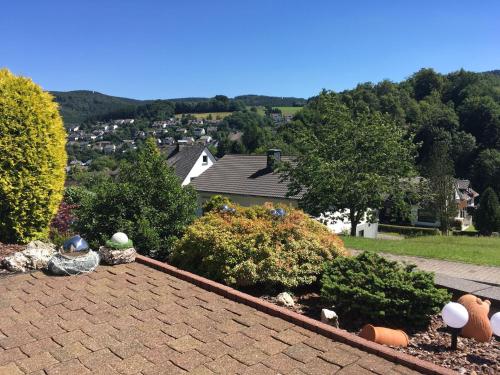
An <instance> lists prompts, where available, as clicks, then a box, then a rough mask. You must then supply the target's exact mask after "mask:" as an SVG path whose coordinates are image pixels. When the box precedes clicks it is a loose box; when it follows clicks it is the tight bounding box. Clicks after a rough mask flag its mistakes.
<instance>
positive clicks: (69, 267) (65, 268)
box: [47, 250, 100, 276]
mask: <svg viewBox="0 0 500 375" xmlns="http://www.w3.org/2000/svg"><path fill="white" fill-rule="evenodd" d="M99 261H100V257H99V254H98V253H97V252H95V251H92V250H90V251H89V252H88V253H87V254H85V255H81V256H79V257H71V258H70V257H66V256H64V255H63V254H59V253H56V254H55V255H54V256H53V257H52V258H50V261H49V263H48V265H47V268H48V270H49V271H50V272H52V273H53V274H55V275H62V276H65V275H79V274H81V273H88V272H92V271H94V270H95V269H96V268H97V266H98V265H99Z"/></svg>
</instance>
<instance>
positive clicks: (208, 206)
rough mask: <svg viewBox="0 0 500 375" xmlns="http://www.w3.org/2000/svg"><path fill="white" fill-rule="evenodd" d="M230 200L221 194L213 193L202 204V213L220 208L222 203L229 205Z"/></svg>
mask: <svg viewBox="0 0 500 375" xmlns="http://www.w3.org/2000/svg"><path fill="white" fill-rule="evenodd" d="M231 203H232V202H231V200H230V199H229V198H228V197H225V196H222V195H213V196H212V197H210V199H209V200H207V201H206V202H205V203H204V204H203V213H207V212H210V211H214V210H220V208H221V207H222V206H224V205H227V206H230V205H231Z"/></svg>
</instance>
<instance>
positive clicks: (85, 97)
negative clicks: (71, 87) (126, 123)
mask: <svg viewBox="0 0 500 375" xmlns="http://www.w3.org/2000/svg"><path fill="white" fill-rule="evenodd" d="M51 93H52V95H54V97H55V100H56V101H57V102H58V103H59V105H60V112H61V115H62V117H63V119H64V122H65V124H66V125H69V124H72V123H81V122H84V121H88V120H98V119H101V118H106V119H107V118H128V117H135V116H136V115H140V114H143V113H144V112H150V111H151V106H154V107H166V108H168V110H167V113H168V112H169V111H170V110H171V109H172V108H173V111H174V112H175V113H176V114H180V113H207V112H233V111H236V110H239V109H242V108H245V107H246V106H249V107H251V106H272V107H294V106H295V107H297V106H303V105H304V104H305V103H306V99H303V98H292V97H274V96H263V95H241V96H237V97H235V98H232V99H231V98H227V97H225V96H223V95H217V96H215V97H214V98H203V97H191V98H174V99H163V100H137V99H130V98H121V97H117V96H111V95H105V94H102V93H99V92H97V91H88V90H77V91H67V92H64V91H52V92H51Z"/></svg>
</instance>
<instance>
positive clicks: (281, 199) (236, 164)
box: [192, 149, 378, 238]
mask: <svg viewBox="0 0 500 375" xmlns="http://www.w3.org/2000/svg"><path fill="white" fill-rule="evenodd" d="M275 160H283V161H291V162H293V158H292V157H288V156H284V157H282V156H281V151H280V150H276V149H273V150H269V151H268V152H267V156H266V155H225V156H224V157H222V158H221V159H219V160H218V161H217V162H216V163H215V165H214V166H213V167H212V168H210V169H209V170H207V171H206V172H205V173H203V174H201V175H200V176H199V177H197V178H195V179H194V180H193V182H192V185H193V187H194V188H195V189H196V191H197V192H198V204H199V206H200V207H201V206H202V205H203V203H204V202H205V201H207V200H208V199H210V198H211V197H212V196H213V195H218V194H220V195H224V196H226V197H228V198H229V199H231V200H232V201H233V202H235V203H237V204H240V205H242V206H253V205H261V204H264V203H265V202H271V203H275V204H276V203H279V204H287V205H290V206H292V207H298V203H299V200H300V199H301V198H302V196H303V192H301V193H299V194H297V195H294V196H291V197H287V192H288V186H287V184H286V183H285V182H282V181H281V176H280V175H279V174H278V173H275V171H274V161H275ZM334 216H340V213H339V214H334ZM316 219H317V220H318V221H321V222H324V223H325V224H326V225H327V226H328V228H329V229H330V230H331V231H332V232H335V233H343V232H345V231H347V232H350V229H351V224H350V222H348V221H346V220H341V221H340V220H339V221H335V222H333V221H326V220H324V215H323V217H319V218H316ZM377 232H378V223H368V222H367V221H366V220H363V221H362V222H361V223H360V224H358V226H357V228H356V235H357V236H362V237H371V238H374V237H376V236H377Z"/></svg>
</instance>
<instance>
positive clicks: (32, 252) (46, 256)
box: [2, 241, 56, 272]
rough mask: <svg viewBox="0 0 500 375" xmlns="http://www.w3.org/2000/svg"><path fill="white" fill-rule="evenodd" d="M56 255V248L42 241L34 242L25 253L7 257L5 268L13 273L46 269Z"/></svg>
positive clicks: (20, 252) (4, 263) (21, 252)
mask: <svg viewBox="0 0 500 375" xmlns="http://www.w3.org/2000/svg"><path fill="white" fill-rule="evenodd" d="M55 253H56V249H55V246H54V245H53V244H50V243H45V242H42V241H32V242H30V243H29V244H28V245H27V246H26V249H25V250H23V251H19V252H17V253H14V254H12V255H9V256H7V257H5V258H4V259H3V261H2V264H3V266H4V267H5V268H6V269H8V270H9V271H11V272H26V271H27V270H39V269H42V268H46V267H47V264H48V262H49V260H50V258H52V256H53V255H54V254H55Z"/></svg>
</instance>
